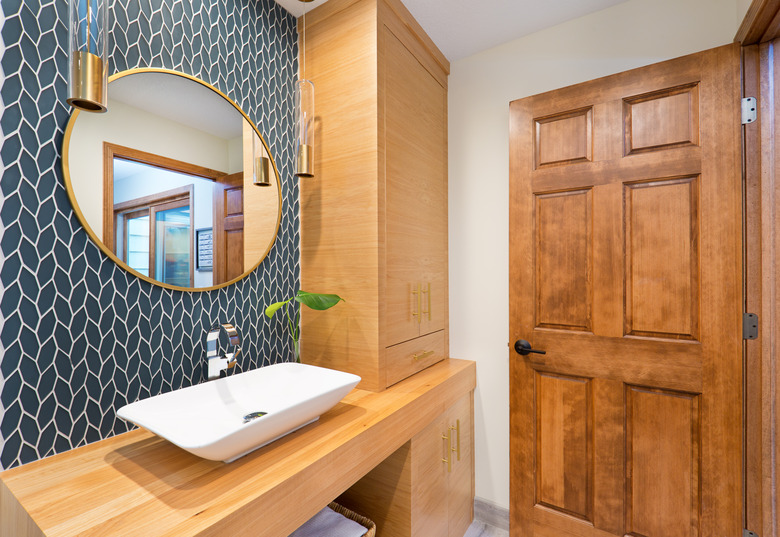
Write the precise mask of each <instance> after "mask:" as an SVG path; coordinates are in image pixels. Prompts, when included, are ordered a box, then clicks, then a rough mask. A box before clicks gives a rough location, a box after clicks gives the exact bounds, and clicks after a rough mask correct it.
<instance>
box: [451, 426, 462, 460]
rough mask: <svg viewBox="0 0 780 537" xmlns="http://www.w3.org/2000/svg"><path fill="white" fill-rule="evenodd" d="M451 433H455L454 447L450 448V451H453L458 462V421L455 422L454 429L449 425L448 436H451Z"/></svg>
mask: <svg viewBox="0 0 780 537" xmlns="http://www.w3.org/2000/svg"><path fill="white" fill-rule="evenodd" d="M452 431H455V446H456V447H451V448H450V450H451V451H454V452H455V453H456V455H457V457H458V460H460V420H456V421H455V427H453V426H452V425H450V436H452Z"/></svg>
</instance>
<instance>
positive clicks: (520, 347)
mask: <svg viewBox="0 0 780 537" xmlns="http://www.w3.org/2000/svg"><path fill="white" fill-rule="evenodd" d="M515 352H516V353H517V354H519V355H520V356H528V355H529V354H531V353H534V354H547V352H545V351H540V350H537V349H532V348H531V344H530V343H528V342H527V341H526V340H524V339H518V340H517V341H515Z"/></svg>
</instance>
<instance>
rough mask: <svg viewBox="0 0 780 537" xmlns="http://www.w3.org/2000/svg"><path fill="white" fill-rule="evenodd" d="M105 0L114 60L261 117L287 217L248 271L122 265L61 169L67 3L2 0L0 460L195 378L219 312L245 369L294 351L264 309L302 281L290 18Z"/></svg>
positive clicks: (242, 2)
mask: <svg viewBox="0 0 780 537" xmlns="http://www.w3.org/2000/svg"><path fill="white" fill-rule="evenodd" d="M109 4H110V5H111V9H110V12H109V20H110V23H109V27H110V32H109V69H110V73H109V74H113V73H115V72H118V71H122V70H125V69H130V68H134V67H161V68H167V69H173V70H176V71H181V72H184V73H187V74H190V75H193V76H196V77H198V78H200V79H202V80H204V81H206V82H208V83H210V84H212V85H213V86H215V87H216V88H218V89H219V90H220V91H222V92H223V93H225V94H226V95H227V96H229V97H230V98H231V99H233V101H235V102H236V103H238V105H239V106H241V108H242V109H243V110H244V111H245V112H246V113H247V115H248V116H249V117H250V118H251V119H252V121H254V123H255V124H256V125H257V126H258V128H259V130H260V132H261V133H263V135H264V137H265V139H266V141H267V142H268V144H269V146H270V148H271V153H272V155H273V157H274V159H275V161H276V163H277V166H278V167H279V172H280V175H281V178H282V219H281V227H280V229H279V234H278V236H277V239H276V242H275V243H274V246H273V248H272V249H271V251H270V253H269V255H268V257H267V258H266V259H265V260H264V261H263V262H262V263H261V264H260V266H259V267H258V268H257V269H256V270H255V271H254V272H252V273H251V274H250V275H249V276H248V277H247V278H245V279H243V280H242V281H240V282H239V283H237V284H234V285H232V286H229V287H226V288H222V289H218V290H215V291H208V292H182V291H173V290H169V289H163V288H161V287H157V286H154V285H152V284H149V283H147V282H145V281H142V280H140V279H138V278H136V277H134V276H132V275H131V274H129V273H127V272H126V271H124V270H123V269H122V268H120V267H118V266H117V265H115V264H114V262H113V261H112V260H111V259H109V258H107V257H106V256H105V255H104V254H103V253H102V251H101V250H100V249H99V248H98V247H97V246H96V245H95V244H94V243H93V242H92V241H91V240H90V238H89V237H88V235H87V233H86V232H85V231H84V230H83V229H82V227H81V225H80V224H79V221H78V220H77V218H76V216H75V214H74V212H73V209H72V207H71V205H70V202H69V200H68V196H67V194H66V191H65V187H64V182H63V176H62V168H61V167H62V162H61V154H60V153H61V144H62V138H63V132H64V129H65V126H66V124H67V121H68V118H69V116H70V107H69V106H68V105H67V104H66V102H65V99H66V97H67V68H68V56H67V51H66V41H67V35H68V29H67V11H68V2H67V1H66V0H24V1H22V0H2V19H0V21H2V23H1V24H2V30H1V33H2V47H3V48H2V49H0V50H3V54H2V60H1V61H0V66H1V68H2V75H3V76H2V78H0V80H3V84H2V89H0V96H1V98H2V105H3V106H2V116H0V140H1V141H2V148H1V149H0V160H1V162H0V164H1V165H2V181H0V203H1V205H0V261H1V262H2V267H1V268H0V292H1V293H2V295H0V353H1V354H0V467H1V468H11V467H14V466H18V465H20V464H24V463H26V462H30V461H33V460H36V459H40V458H42V457H46V456H48V455H52V454H54V453H60V452H63V451H67V450H69V449H72V448H74V447H77V446H81V445H84V444H87V443H91V442H94V441H96V440H100V439H103V438H106V437H109V436H113V435H115V434H119V433H122V432H125V431H127V430H128V429H129V427H128V425H127V424H126V423H125V422H123V421H121V420H119V419H118V418H116V409H117V408H118V407H120V406H122V405H124V404H125V403H127V402H132V401H135V400H137V399H139V398H144V397H148V396H150V395H156V394H159V393H162V392H166V391H170V390H173V389H177V388H180V387H183V386H188V385H192V384H196V383H198V382H200V381H201V380H202V376H203V354H204V341H205V334H206V330H207V329H208V327H209V326H210V325H211V324H212V323H213V322H214V321H217V320H219V321H221V322H232V323H234V325H235V326H236V327H237V328H238V330H239V333H240V335H241V339H242V345H241V347H242V351H243V352H242V353H241V355H240V357H239V365H240V368H241V369H243V370H247V369H253V368H256V367H259V366H262V365H268V364H270V363H275V362H279V361H288V360H290V359H292V345H291V342H290V339H289V334H288V333H287V332H286V331H285V330H284V326H283V323H282V322H280V320H279V319H274V320H268V319H267V318H266V317H265V316H264V315H263V309H264V308H265V306H266V305H267V304H269V303H271V302H275V301H279V300H283V299H286V298H288V297H289V296H291V295H292V293H294V292H295V290H296V289H297V288H298V285H299V272H300V266H299V248H298V244H299V218H298V214H299V209H298V207H299V205H298V182H297V179H296V178H295V177H294V176H293V175H292V171H293V168H292V166H293V121H292V114H293V112H292V89H293V81H294V80H295V78H296V73H297V29H296V24H295V19H294V18H293V17H292V16H291V15H290V14H289V13H287V11H286V10H284V9H283V8H282V7H280V6H279V5H277V4H276V3H275V2H274V0H204V1H203V2H190V1H189V0H143V1H138V0H114V1H111V2H109ZM236 369H238V368H236Z"/></svg>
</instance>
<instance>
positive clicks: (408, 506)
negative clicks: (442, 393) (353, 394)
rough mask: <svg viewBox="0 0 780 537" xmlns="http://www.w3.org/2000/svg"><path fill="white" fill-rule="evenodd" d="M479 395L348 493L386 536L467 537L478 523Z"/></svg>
mask: <svg viewBox="0 0 780 537" xmlns="http://www.w3.org/2000/svg"><path fill="white" fill-rule="evenodd" d="M472 398H473V392H471V393H469V394H467V395H465V396H463V397H462V398H461V399H459V400H458V402H457V403H455V404H454V405H453V406H452V407H450V408H449V409H447V411H446V412H444V413H443V414H442V415H441V416H439V418H438V419H436V420H434V421H433V422H432V423H431V424H430V425H429V426H428V427H426V428H425V429H423V430H422V431H421V432H419V433H417V434H416V435H415V436H413V437H412V439H411V440H410V441H409V442H407V443H406V444H404V445H403V446H402V447H401V448H400V449H399V450H397V451H396V452H394V453H393V454H392V455H391V456H390V457H388V458H387V459H385V460H384V461H383V462H381V463H380V464H379V465H378V466H377V467H376V468H374V469H373V470H371V471H370V472H369V473H368V474H366V475H365V476H364V477H363V478H362V479H360V481H358V482H357V483H355V484H354V485H353V486H352V487H350V489H349V490H347V491H346V492H345V493H344V494H342V495H341V496H340V497H339V498H338V499H337V501H338V503H340V504H342V505H344V506H346V507H348V508H349V509H352V510H354V511H355V512H358V513H360V514H363V515H365V516H367V517H369V518H370V519H371V520H373V521H374V522H375V523H376V525H377V535H381V536H382V537H463V534H464V533H466V530H467V529H468V527H469V525H470V524H471V521H472V519H473V501H474V433H473V431H474V425H473V423H474V421H473V399H472Z"/></svg>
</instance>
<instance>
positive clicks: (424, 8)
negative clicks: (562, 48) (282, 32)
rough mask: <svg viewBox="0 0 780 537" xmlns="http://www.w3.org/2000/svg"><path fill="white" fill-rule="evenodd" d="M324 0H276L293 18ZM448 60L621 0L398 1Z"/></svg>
mask: <svg viewBox="0 0 780 537" xmlns="http://www.w3.org/2000/svg"><path fill="white" fill-rule="evenodd" d="M326 1H327V0H314V1H312V2H310V3H305V4H304V3H303V2H301V1H300V0H276V2H277V3H278V4H280V5H282V6H283V7H284V8H285V9H287V11H289V12H290V13H292V14H293V15H295V16H296V17H299V16H300V15H301V14H303V10H304V6H305V7H306V10H307V12H308V11H311V10H312V9H314V8H315V7H316V6H318V5H320V4H324V3H325V2H326ZM402 1H403V3H404V5H405V6H406V7H407V8H408V9H409V11H411V13H412V15H414V18H415V19H417V22H419V23H420V25H422V27H423V28H424V29H425V31H426V32H427V33H428V35H429V36H430V37H431V39H433V41H434V43H436V45H437V46H438V47H439V49H441V51H442V52H443V53H444V55H445V56H446V57H447V59H449V60H450V61H455V60H459V59H461V58H465V57H467V56H471V55H472V54H476V53H477V52H482V51H483V50H487V49H489V48H493V47H495V46H497V45H501V44H503V43H506V42H508V41H512V40H513V39H517V38H519V37H522V36H524V35H528V34H532V33H534V32H538V31H539V30H542V29H544V28H549V27H550V26H555V25H556V24H561V23H562V22H566V21H568V20H572V19H576V18H578V17H582V16H583V15H587V14H588V13H593V12H595V11H599V10H602V9H605V8H608V7H610V6H614V5H616V4H620V3H622V2H625V1H626V0H478V1H475V0H402Z"/></svg>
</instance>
